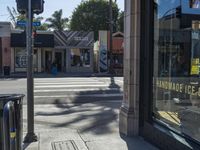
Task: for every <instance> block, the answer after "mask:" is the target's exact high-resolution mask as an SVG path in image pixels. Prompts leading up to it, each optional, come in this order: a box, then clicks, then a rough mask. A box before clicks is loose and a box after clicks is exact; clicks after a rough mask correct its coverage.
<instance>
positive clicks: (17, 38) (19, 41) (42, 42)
mask: <svg viewBox="0 0 200 150" xmlns="http://www.w3.org/2000/svg"><path fill="white" fill-rule="evenodd" d="M11 47H26V34H25V32H22V33H11ZM34 47H48V48H51V47H52V48H53V47H54V35H53V34H37V35H36V37H35V39H34Z"/></svg>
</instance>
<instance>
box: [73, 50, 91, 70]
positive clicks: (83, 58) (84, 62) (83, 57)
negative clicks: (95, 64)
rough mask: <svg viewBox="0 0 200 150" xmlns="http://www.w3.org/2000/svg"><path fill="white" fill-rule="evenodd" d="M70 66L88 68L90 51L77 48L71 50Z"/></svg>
mask: <svg viewBox="0 0 200 150" xmlns="http://www.w3.org/2000/svg"><path fill="white" fill-rule="evenodd" d="M71 66H72V67H90V50H89V49H79V48H74V49H71Z"/></svg>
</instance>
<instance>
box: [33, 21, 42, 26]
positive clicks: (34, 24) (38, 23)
mask: <svg viewBox="0 0 200 150" xmlns="http://www.w3.org/2000/svg"><path fill="white" fill-rule="evenodd" d="M33 26H41V22H33Z"/></svg>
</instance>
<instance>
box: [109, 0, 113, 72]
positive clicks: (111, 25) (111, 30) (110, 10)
mask: <svg viewBox="0 0 200 150" xmlns="http://www.w3.org/2000/svg"><path fill="white" fill-rule="evenodd" d="M109 15H110V16H109V18H110V53H109V55H110V64H109V65H110V66H109V72H110V73H112V64H113V62H112V61H113V58H112V33H113V14H112V0H110V1H109Z"/></svg>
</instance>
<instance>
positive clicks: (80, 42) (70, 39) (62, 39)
mask: <svg viewBox="0 0 200 150" xmlns="http://www.w3.org/2000/svg"><path fill="white" fill-rule="evenodd" d="M54 38H55V39H54V40H55V47H93V45H94V33H93V32H89V31H88V32H87V31H54Z"/></svg>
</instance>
